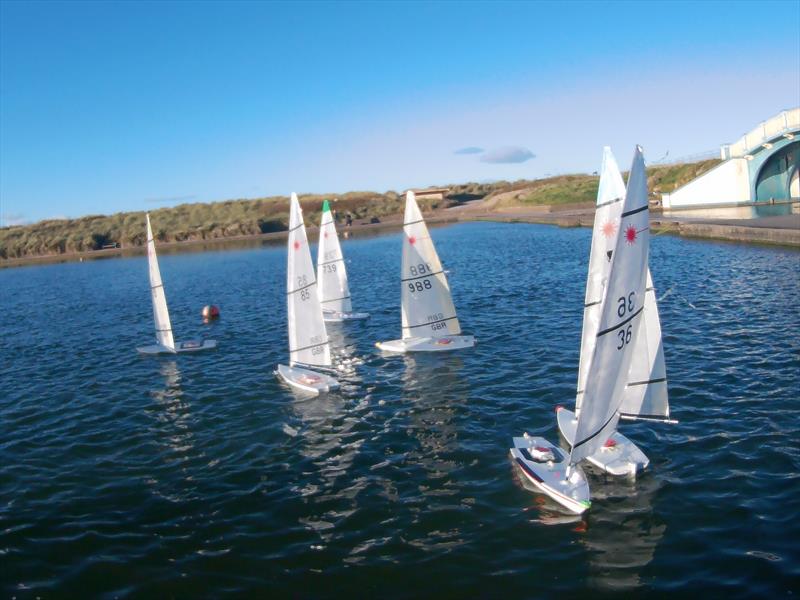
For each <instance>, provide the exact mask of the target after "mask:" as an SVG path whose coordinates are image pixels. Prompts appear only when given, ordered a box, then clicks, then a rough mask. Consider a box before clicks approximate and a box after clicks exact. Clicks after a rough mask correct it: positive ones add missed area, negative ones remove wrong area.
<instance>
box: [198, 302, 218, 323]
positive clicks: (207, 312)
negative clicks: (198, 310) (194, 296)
mask: <svg viewBox="0 0 800 600" xmlns="http://www.w3.org/2000/svg"><path fill="white" fill-rule="evenodd" d="M202 314H203V322H204V323H208V322H209V321H213V320H214V319H218V318H219V307H218V306H215V305H213V304H208V305H206V306H204V307H203V313H202Z"/></svg>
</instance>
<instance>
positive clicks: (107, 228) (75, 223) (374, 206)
mask: <svg viewBox="0 0 800 600" xmlns="http://www.w3.org/2000/svg"><path fill="white" fill-rule="evenodd" d="M718 163H719V161H718V160H707V161H701V162H698V163H689V164H678V165H666V166H655V167H651V168H648V170H647V172H648V184H649V186H650V190H651V193H654V194H661V193H664V192H670V191H672V190H674V189H675V188H676V187H679V186H681V185H683V184H685V183H687V182H689V181H691V180H692V179H693V178H695V177H697V176H698V175H700V174H702V173H704V172H705V171H708V170H709V169H710V168H712V167H713V166H715V165H716V164H718ZM598 181H599V178H598V177H597V176H592V175H561V176H557V177H550V178H547V179H539V180H533V181H528V180H520V181H515V182H508V181H496V182H492V183H465V184H457V185H452V186H450V193H449V194H448V196H447V197H446V198H445V199H444V200H440V201H431V200H421V201H420V204H421V208H422V210H424V211H427V210H432V209H436V208H443V207H447V206H452V205H454V204H459V203H462V202H467V201H470V200H480V199H484V198H488V199H491V198H493V197H496V196H497V197H499V201H498V203H497V205H498V206H519V205H522V206H525V205H558V204H565V203H576V202H594V200H595V197H596V195H597V186H598ZM325 198H328V199H331V200H335V201H334V202H333V207H334V208H335V209H336V211H337V213H338V215H339V218H340V220H342V221H343V219H344V217H345V215H346V214H348V213H349V214H350V215H351V216H352V217H353V220H354V222H356V223H358V222H362V221H365V220H369V219H372V218H373V217H377V218H379V219H381V218H383V217H386V216H389V215H396V214H401V213H402V212H403V206H404V198H403V197H402V196H400V195H399V194H397V193H395V192H386V193H384V194H379V193H376V192H348V193H346V194H339V195H305V196H301V197H300V201H301V204H302V206H303V213H304V217H305V221H306V223H307V224H312V225H317V224H319V219H320V216H321V214H320V213H321V210H322V202H323V200H324V199H325ZM150 218H151V221H152V225H153V234H154V235H155V237H156V239H157V240H158V241H161V242H180V241H187V240H213V239H218V238H227V237H234V236H242V235H255V234H260V233H270V232H274V231H283V230H285V229H286V228H287V226H288V221H289V199H288V198H287V197H271V198H259V199H255V200H228V201H225V202H213V203H195V204H181V205H179V206H174V207H169V208H157V209H153V210H151V211H150ZM144 242H145V220H144V212H143V211H139V212H129V213H117V214H113V215H108V216H106V215H93V216H87V217H81V218H79V219H59V220H49V221H40V222H39V223H33V224H31V225H22V226H14V227H3V228H0V259H10V258H23V257H31V256H47V255H58V254H65V253H72V252H85V251H90V250H99V249H102V248H103V246H106V245H109V244H120V246H121V247H123V248H129V247H135V246H143V245H144Z"/></svg>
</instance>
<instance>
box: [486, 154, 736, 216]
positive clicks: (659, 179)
mask: <svg viewBox="0 0 800 600" xmlns="http://www.w3.org/2000/svg"><path fill="white" fill-rule="evenodd" d="M719 163H720V161H719V160H717V159H711V160H704V161H700V162H696V163H684V164H676V165H657V166H653V167H648V169H647V188H648V189H649V190H650V195H651V198H653V197H655V198H660V196H661V194H665V193H669V192H672V191H674V190H675V189H676V188H678V187H680V186H682V185H685V184H687V183H689V182H690V181H691V180H692V179H694V178H695V177H698V176H699V175H702V174H703V173H705V172H706V171H709V170H710V169H712V168H713V167H715V166H717V165H718V164H719ZM623 177H624V178H625V180H626V181H627V173H625V174H623ZM599 184H600V177H599V176H597V175H559V176H556V177H550V178H547V179H539V180H537V181H532V182H529V185H528V186H526V187H521V186H520V189H519V192H518V193H516V194H507V195H506V194H504V197H503V198H502V199H501V200H500V201H499V202H498V206H506V207H508V206H527V205H533V206H541V205H550V206H553V205H559V204H572V203H580V202H594V201H595V200H596V198H597V188H598V186H599ZM517 185H518V186H519V184H517ZM511 191H513V190H511Z"/></svg>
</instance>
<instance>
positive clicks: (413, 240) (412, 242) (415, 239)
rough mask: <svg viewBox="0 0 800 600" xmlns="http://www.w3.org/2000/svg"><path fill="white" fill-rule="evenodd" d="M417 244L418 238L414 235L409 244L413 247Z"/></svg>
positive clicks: (409, 239)
mask: <svg viewBox="0 0 800 600" xmlns="http://www.w3.org/2000/svg"><path fill="white" fill-rule="evenodd" d="M416 242H417V238H415V237H414V236H413V235H412V236H411V237H409V238H408V243H409V244H411V245H412V246H413V245H414V244H415V243H416Z"/></svg>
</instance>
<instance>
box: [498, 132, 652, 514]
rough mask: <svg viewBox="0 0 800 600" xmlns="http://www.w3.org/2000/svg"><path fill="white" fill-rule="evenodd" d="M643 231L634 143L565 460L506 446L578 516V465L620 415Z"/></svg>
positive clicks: (635, 321)
mask: <svg viewBox="0 0 800 600" xmlns="http://www.w3.org/2000/svg"><path fill="white" fill-rule="evenodd" d="M649 227H650V224H649V210H648V203H647V175H646V173H645V168H644V158H643V156H642V152H641V148H639V147H638V146H637V148H636V152H635V153H634V157H633V164H632V166H631V176H630V181H629V185H628V190H627V193H626V194H625V200H624V202H623V204H622V212H621V215H620V224H619V232H620V234H619V235H617V236H616V240H615V243H614V247H613V249H612V254H611V257H610V259H611V264H610V265H609V271H608V276H607V280H606V284H605V291H604V293H603V296H602V299H601V301H600V310H599V313H598V316H599V319H598V325H597V328H596V329H595V332H594V345H593V348H592V352H591V355H590V356H589V363H588V368H587V373H586V382H587V385H586V389H585V391H584V394H583V403H582V406H581V411H580V414H579V415H578V418H577V422H576V424H575V434H574V436H573V443H572V446H571V449H570V452H569V455H567V454H566V452H564V451H563V450H561V449H560V448H557V447H555V446H553V445H552V444H550V443H549V442H548V441H547V440H545V439H544V438H540V437H531V436H527V435H525V436H523V437H518V438H514V448H512V449H511V456H512V458H513V459H514V460H515V461H516V462H517V464H518V465H519V467H520V469H521V470H522V472H523V474H524V475H525V476H526V477H527V479H528V480H529V481H531V482H532V483H533V484H534V485H535V486H536V487H537V488H539V489H540V490H542V491H543V492H545V493H546V494H547V495H548V496H550V497H551V498H553V499H554V500H556V501H557V502H559V503H560V504H562V505H563V506H565V507H566V508H568V509H570V510H572V511H573V512H577V513H580V512H583V511H584V510H586V509H587V508H589V506H590V497H589V486H588V484H587V483H586V478H585V475H584V474H583V471H582V470H581V469H580V467H579V466H578V463H579V462H580V461H581V460H583V459H584V458H587V457H589V456H592V455H593V454H595V453H596V452H597V451H598V450H599V449H600V448H601V447H603V446H604V445H605V443H606V440H608V438H609V437H610V436H611V434H612V433H613V432H614V431H615V430H616V427H617V422H618V421H619V418H620V408H621V406H622V402H623V398H624V396H623V392H624V390H625V386H626V384H627V380H628V373H629V372H630V368H631V364H632V362H633V356H634V353H635V351H636V343H637V338H638V336H639V331H640V329H641V328H642V323H643V320H644V317H643V314H642V313H643V311H644V305H645V289H646V281H647V259H648V252H649V242H650V234H649Z"/></svg>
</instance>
